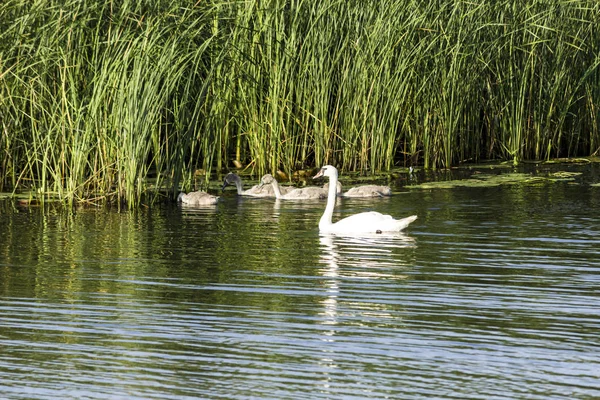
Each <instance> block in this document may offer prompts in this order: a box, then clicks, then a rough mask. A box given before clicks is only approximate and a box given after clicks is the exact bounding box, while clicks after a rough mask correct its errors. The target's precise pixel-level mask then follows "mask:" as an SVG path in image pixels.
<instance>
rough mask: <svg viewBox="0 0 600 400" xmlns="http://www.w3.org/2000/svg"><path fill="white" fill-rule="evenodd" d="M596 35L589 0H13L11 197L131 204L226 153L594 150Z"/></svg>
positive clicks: (6, 176)
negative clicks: (20, 193)
mask: <svg viewBox="0 0 600 400" xmlns="http://www.w3.org/2000/svg"><path fill="white" fill-rule="evenodd" d="M599 23H600V3H598V2H597V1H594V0H558V1H550V0H523V1H517V0H500V1H484V2H470V1H455V0H435V1H427V2H425V1H416V0H400V1H398V0H376V1H372V2H368V3H364V2H359V1H324V2H315V1H307V0H286V1H284V0H261V1H258V0H247V1H232V2H225V1H222V0H212V1H204V2H197V3H190V2H184V1H182V0H159V1H142V2H114V1H108V2H106V1H103V0H87V1H84V2H81V1H75V0H67V1H66V2H65V1H61V2H58V1H51V0H35V1H31V2H30V1H24V0H5V1H3V2H2V3H0V124H1V125H0V129H1V136H0V186H2V187H8V188H11V189H12V190H22V189H25V188H29V189H31V190H33V191H34V192H35V193H37V194H38V196H40V197H42V198H47V197H57V198H60V199H62V200H63V201H65V202H66V203H68V204H73V203H74V202H77V201H89V202H94V201H114V202H118V203H119V204H127V205H128V206H130V207H135V206H136V205H138V204H140V202H142V201H152V199H153V198H155V197H156V196H157V195H158V194H159V193H160V190H159V189H160V188H163V189H164V188H166V189H168V191H169V193H171V194H174V193H176V192H177V191H178V190H180V189H190V188H192V187H194V185H193V182H194V179H193V178H194V176H195V175H194V174H195V171H197V170H202V171H204V172H205V177H206V178H205V179H206V181H208V179H209V178H210V176H211V175H214V172H217V173H219V172H222V171H224V170H225V169H227V168H228V167H229V166H230V165H231V161H232V160H233V159H236V160H240V161H241V162H242V163H244V164H248V165H250V166H252V168H253V170H254V171H255V172H256V173H257V174H262V173H264V172H274V171H275V170H278V169H282V170H284V171H285V172H288V173H290V172H292V171H294V170H295V169H298V168H303V167H306V166H315V165H321V164H324V163H331V164H336V165H337V166H338V167H340V168H341V169H344V170H361V171H370V172H374V171H379V170H388V169H390V168H392V167H394V166H397V165H404V166H407V165H414V164H420V165H424V166H425V167H426V168H446V167H450V166H452V165H455V164H457V163H460V162H465V161H477V160H480V159H489V158H494V159H506V160H512V161H513V162H514V163H519V162H521V161H522V160H525V159H548V158H551V157H562V156H576V155H592V154H597V153H598V151H599V150H600V133H599V129H598V122H599V116H600V114H599V103H600V71H599V69H598V67H599V64H600V31H599V28H598V26H600V25H599ZM206 181H205V182H206ZM0 189H1V188H0Z"/></svg>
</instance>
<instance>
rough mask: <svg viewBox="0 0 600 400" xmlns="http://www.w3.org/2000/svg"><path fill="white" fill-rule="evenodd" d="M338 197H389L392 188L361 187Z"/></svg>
mask: <svg viewBox="0 0 600 400" xmlns="http://www.w3.org/2000/svg"><path fill="white" fill-rule="evenodd" d="M338 195H339V196H340V197H383V196H391V195H392V188H390V187H389V186H380V185H362V186H356V187H353V188H350V189H348V190H347V191H346V192H344V193H342V194H339V193H338Z"/></svg>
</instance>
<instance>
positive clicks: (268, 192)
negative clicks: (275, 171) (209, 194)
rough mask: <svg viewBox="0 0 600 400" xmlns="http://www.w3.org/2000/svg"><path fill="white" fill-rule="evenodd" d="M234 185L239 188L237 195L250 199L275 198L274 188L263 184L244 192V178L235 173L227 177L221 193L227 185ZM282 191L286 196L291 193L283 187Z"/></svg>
mask: <svg viewBox="0 0 600 400" xmlns="http://www.w3.org/2000/svg"><path fill="white" fill-rule="evenodd" d="M232 184H234V185H235V187H236V188H237V194H238V195H239V196H250V197H275V192H274V191H273V187H272V186H268V185H267V186H263V185H261V184H258V185H254V186H252V187H251V188H250V189H247V190H243V187H244V185H243V184H242V178H240V177H239V176H238V175H237V174H234V173H233V172H230V173H228V174H227V175H225V179H224V180H223V187H222V188H221V191H224V190H225V188H226V187H227V185H232ZM280 191H281V192H282V193H283V194H285V193H287V192H288V191H289V189H288V188H287V187H281V188H280Z"/></svg>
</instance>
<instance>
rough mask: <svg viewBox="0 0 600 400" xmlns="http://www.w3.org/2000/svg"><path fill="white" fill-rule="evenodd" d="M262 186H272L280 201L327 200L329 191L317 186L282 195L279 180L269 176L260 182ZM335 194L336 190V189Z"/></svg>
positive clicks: (293, 190) (296, 189)
mask: <svg viewBox="0 0 600 400" xmlns="http://www.w3.org/2000/svg"><path fill="white" fill-rule="evenodd" d="M260 184H261V185H271V186H272V187H273V191H274V192H275V197H276V198H278V199H280V200H310V199H325V198H327V191H326V190H325V189H323V188H320V187H316V186H307V187H303V188H295V189H292V190H290V191H289V192H287V193H285V194H284V193H281V189H280V188H279V184H278V183H277V180H276V179H275V178H273V175H271V174H267V175H265V176H263V177H262V179H261V180H260ZM333 192H334V194H335V192H336V190H335V189H334V191H333Z"/></svg>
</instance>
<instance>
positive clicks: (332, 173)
mask: <svg viewBox="0 0 600 400" xmlns="http://www.w3.org/2000/svg"><path fill="white" fill-rule="evenodd" d="M322 176H327V177H329V179H331V178H334V177H335V178H336V179H337V176H338V170H337V168H335V167H334V166H332V165H325V166H323V167H321V170H320V171H319V172H317V174H316V175H315V176H313V179H317V178H320V177H322Z"/></svg>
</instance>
